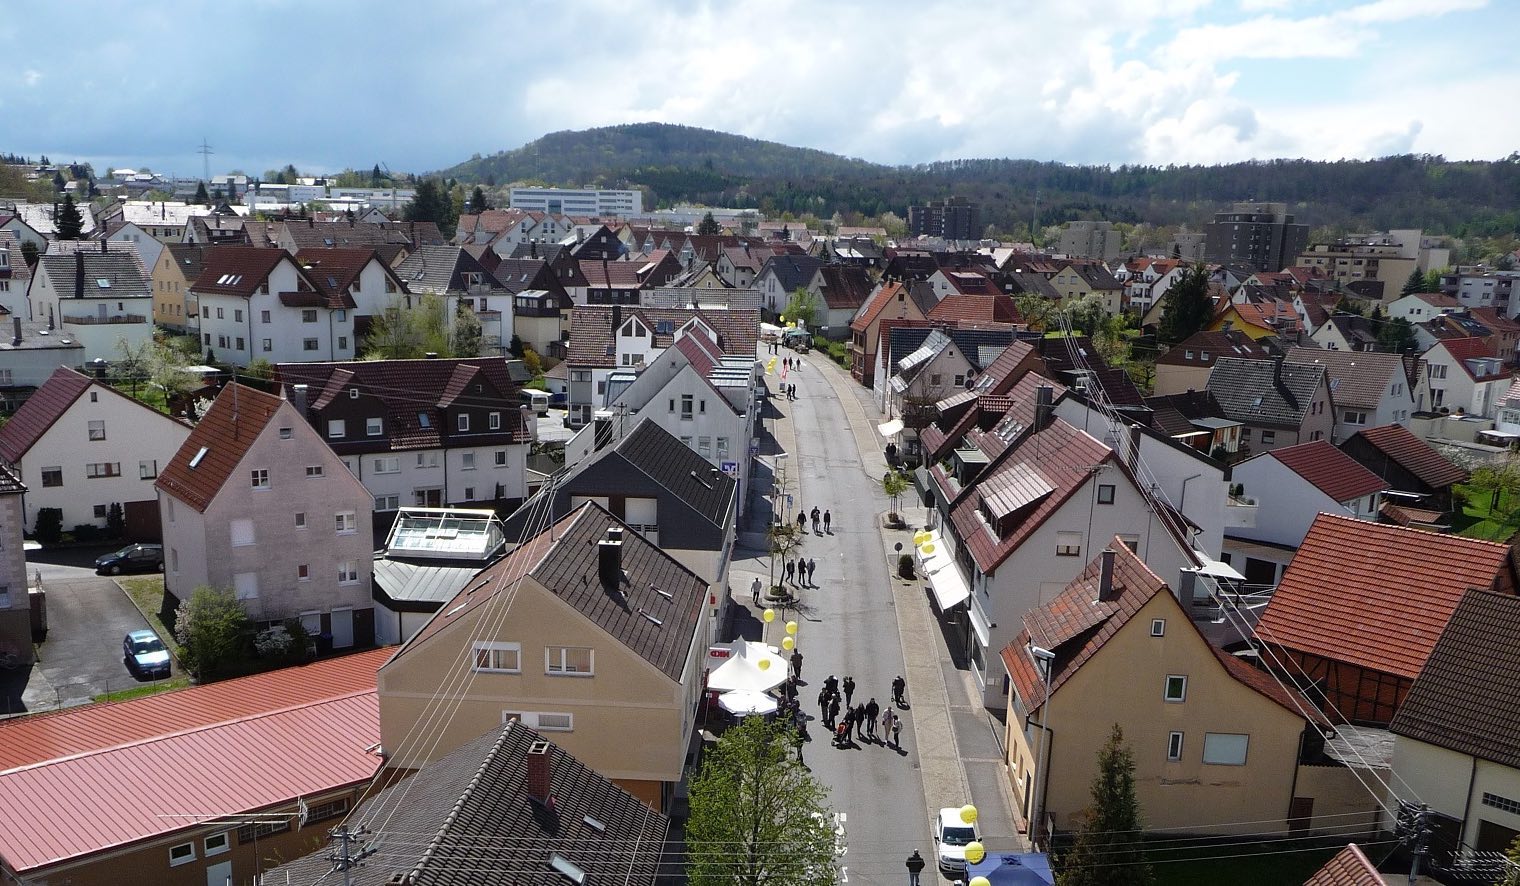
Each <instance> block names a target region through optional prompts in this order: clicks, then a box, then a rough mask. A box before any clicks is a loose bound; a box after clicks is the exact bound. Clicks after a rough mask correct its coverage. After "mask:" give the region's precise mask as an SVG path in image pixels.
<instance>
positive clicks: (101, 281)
mask: <svg viewBox="0 0 1520 886" xmlns="http://www.w3.org/2000/svg"><path fill="white" fill-rule="evenodd" d="M95 285H96V286H99V287H100V288H101V289H110V288H111V278H109V277H96V278H95Z"/></svg>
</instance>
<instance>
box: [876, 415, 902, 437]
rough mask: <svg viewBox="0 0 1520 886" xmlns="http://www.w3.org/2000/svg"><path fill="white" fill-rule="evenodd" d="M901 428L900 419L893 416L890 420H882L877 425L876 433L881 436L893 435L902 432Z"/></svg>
mask: <svg viewBox="0 0 1520 886" xmlns="http://www.w3.org/2000/svg"><path fill="white" fill-rule="evenodd" d="M902 429H903V423H902V419H900V418H894V419H892V420H891V421H888V422H882V423H881V424H879V425H877V426H876V433H878V434H880V435H882V436H883V437H895V436H897V435H898V434H901V433H902Z"/></svg>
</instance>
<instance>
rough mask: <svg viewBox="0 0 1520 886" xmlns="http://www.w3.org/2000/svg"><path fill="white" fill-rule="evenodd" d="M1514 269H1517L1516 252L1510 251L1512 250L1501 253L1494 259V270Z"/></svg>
mask: <svg viewBox="0 0 1520 886" xmlns="http://www.w3.org/2000/svg"><path fill="white" fill-rule="evenodd" d="M1514 269H1515V256H1514V253H1510V252H1504V253H1500V254H1499V257H1498V258H1496V259H1494V270H1496V271H1513V270H1514Z"/></svg>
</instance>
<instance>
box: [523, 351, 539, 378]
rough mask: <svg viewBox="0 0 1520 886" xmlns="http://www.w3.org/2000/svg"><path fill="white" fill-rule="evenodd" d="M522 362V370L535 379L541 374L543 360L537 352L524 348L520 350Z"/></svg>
mask: <svg viewBox="0 0 1520 886" xmlns="http://www.w3.org/2000/svg"><path fill="white" fill-rule="evenodd" d="M522 361H523V368H524V369H526V370H528V371H529V372H531V373H533V376H534V377H535V378H537V377H538V376H539V375H542V374H543V371H544V358H543V357H540V356H539V355H538V352H537V351H535V350H533V349H532V348H528V347H524V348H523V350H522Z"/></svg>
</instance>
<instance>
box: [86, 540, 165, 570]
mask: <svg viewBox="0 0 1520 886" xmlns="http://www.w3.org/2000/svg"><path fill="white" fill-rule="evenodd" d="M95 571H96V572H97V573H100V574H101V575H121V574H122V573H123V572H163V571H164V546H163V545H127V546H126V547H124V548H122V549H121V550H119V551H112V552H111V553H109V554H101V555H100V556H99V557H96V558H95Z"/></svg>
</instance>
